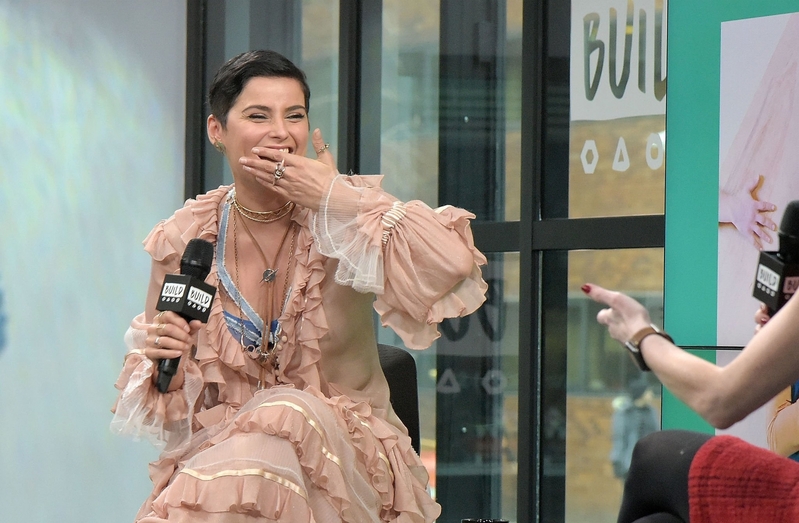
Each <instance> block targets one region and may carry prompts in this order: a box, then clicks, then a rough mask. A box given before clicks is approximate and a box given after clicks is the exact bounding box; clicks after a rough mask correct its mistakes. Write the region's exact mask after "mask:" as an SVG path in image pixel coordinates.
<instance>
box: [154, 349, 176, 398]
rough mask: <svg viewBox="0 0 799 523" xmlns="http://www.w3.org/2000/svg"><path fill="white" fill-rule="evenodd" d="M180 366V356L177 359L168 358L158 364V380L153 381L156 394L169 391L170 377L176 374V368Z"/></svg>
mask: <svg viewBox="0 0 799 523" xmlns="http://www.w3.org/2000/svg"><path fill="white" fill-rule="evenodd" d="M179 366H180V356H178V357H177V358H168V359H164V360H161V361H159V362H158V378H156V380H155V384H156V387H158V392H160V393H162V394H163V393H164V392H166V391H167V390H169V384H170V382H171V381H172V377H173V376H174V375H175V374H177V372H178V367H179Z"/></svg>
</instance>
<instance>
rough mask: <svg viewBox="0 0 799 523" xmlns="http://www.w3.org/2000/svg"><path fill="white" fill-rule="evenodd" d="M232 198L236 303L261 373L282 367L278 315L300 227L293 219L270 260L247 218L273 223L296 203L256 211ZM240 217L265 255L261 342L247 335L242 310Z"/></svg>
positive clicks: (284, 299)
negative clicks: (284, 258)
mask: <svg viewBox="0 0 799 523" xmlns="http://www.w3.org/2000/svg"><path fill="white" fill-rule="evenodd" d="M230 201H231V203H232V205H233V208H234V209H235V210H236V212H235V213H234V214H233V259H234V264H235V265H234V269H235V273H236V288H237V289H238V293H237V295H238V299H236V305H237V306H238V309H239V322H240V327H241V336H240V340H239V341H240V343H241V346H242V349H243V350H244V352H245V354H247V355H248V356H249V357H251V358H252V359H254V360H256V361H257V362H258V363H259V364H261V366H262V371H261V373H262V374H263V371H264V367H273V368H275V369H277V367H278V361H277V354H276V350H275V349H276V347H277V343H278V341H279V340H280V335H281V332H282V329H281V327H280V322H279V321H278V318H279V317H280V315H281V314H282V312H283V310H284V309H285V307H286V302H287V300H288V293H289V281H290V276H291V264H292V262H293V260H294V255H293V254H294V243H295V241H296V239H297V226H296V224H295V223H294V222H291V223H290V224H289V225H288V227H286V232H285V233H284V234H283V238H282V239H281V240H280V244H279V245H278V248H277V251H276V252H275V257H274V259H273V260H272V261H271V263H270V261H269V260H268V259H267V257H266V254H265V253H264V251H263V249H261V246H260V245H259V244H258V242H257V241H256V239H255V236H254V235H253V233H252V232H251V231H250V228H249V227H248V226H247V220H253V221H256V222H259V223H270V222H274V221H277V220H279V219H280V218H283V217H284V216H286V215H288V214H289V213H290V212H291V211H292V210H293V209H294V202H287V203H286V204H285V205H283V206H282V207H280V208H279V209H276V210H274V211H253V210H251V209H247V208H246V207H244V206H242V205H241V204H240V203H239V202H238V200H237V199H236V194H235V192H234V193H233V194H232V195H231V198H230ZM239 216H241V217H242V218H244V219H243V220H241V226H242V228H243V229H244V232H246V233H247V235H248V236H249V237H250V240H251V241H252V243H253V245H254V246H255V249H256V251H257V252H258V254H259V255H260V257H261V261H262V262H263V264H264V265H263V266H264V272H263V276H262V278H261V284H262V285H264V286H265V293H264V294H265V301H266V303H265V307H264V311H263V316H262V317H263V321H264V329H263V331H264V332H262V333H261V343H260V345H258V344H255V343H249V342H247V340H246V339H245V337H244V312H243V311H242V304H241V302H242V300H243V299H244V298H243V297H242V292H241V286H240V285H239V249H238V238H237V229H238V227H237V225H238V223H239V219H238V217H239ZM290 231H293V233H292V235H291V244H290V246H289V255H288V261H287V262H286V268H285V276H284V278H283V293H282V294H281V298H282V300H281V303H282V307H280V308H279V310H278V311H275V310H274V309H275V305H274V302H275V299H274V298H275V284H276V280H277V279H278V276H279V272H280V268H279V266H278V264H279V263H280V254H281V253H282V252H283V247H284V246H285V244H286V240H287V239H288V236H289V232H290ZM263 381H264V376H261V383H263Z"/></svg>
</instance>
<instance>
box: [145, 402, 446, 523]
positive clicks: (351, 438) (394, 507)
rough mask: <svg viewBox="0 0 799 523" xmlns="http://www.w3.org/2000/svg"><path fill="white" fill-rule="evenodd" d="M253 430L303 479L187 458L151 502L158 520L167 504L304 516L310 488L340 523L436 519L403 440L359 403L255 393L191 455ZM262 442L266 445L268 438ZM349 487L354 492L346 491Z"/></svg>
mask: <svg viewBox="0 0 799 523" xmlns="http://www.w3.org/2000/svg"><path fill="white" fill-rule="evenodd" d="M334 413H335V414H334ZM342 420H343V421H342ZM253 434H263V435H268V436H275V437H277V438H279V439H280V440H282V441H288V442H289V443H290V444H291V446H292V447H293V452H294V454H295V455H296V458H297V460H298V463H299V468H300V469H301V473H302V477H303V478H304V481H299V480H297V479H295V478H294V477H293V475H292V474H288V473H284V475H283V476H280V477H275V475H274V474H270V473H269V472H268V471H264V470H261V469H257V468H248V469H245V471H244V472H242V471H241V469H237V470H233V471H231V470H222V471H220V470H218V469H219V468H223V467H220V466H219V465H216V463H213V464H212V466H215V467H216V468H215V469H214V472H215V473H205V472H206V471H205V469H202V470H199V471H198V470H197V469H190V467H193V466H194V464H195V462H194V460H192V459H190V460H188V461H187V462H186V465H185V467H186V468H183V469H182V470H180V471H179V472H178V473H177V475H176V476H175V479H174V480H173V481H172V484H171V485H170V487H169V489H167V490H166V491H164V494H162V495H161V496H159V498H158V499H156V500H155V502H154V503H153V505H152V506H153V511H154V513H155V514H156V515H158V516H160V517H161V518H166V517H167V515H168V514H169V512H170V510H171V509H175V508H184V509H190V510H198V511H200V512H224V511H228V512H230V513H233V514H249V515H252V516H260V517H266V518H272V519H276V520H277V519H280V521H306V520H307V519H305V516H303V514H305V511H304V509H303V505H305V504H307V503H308V500H309V499H310V498H311V497H312V496H311V494H312V492H313V491H318V492H321V493H322V495H323V497H324V498H325V499H326V500H327V502H328V503H329V504H330V505H331V506H332V508H333V509H334V510H335V512H336V514H337V515H338V517H339V518H341V520H342V521H345V522H353V523H354V522H359V523H360V522H365V521H386V522H395V521H396V522H414V523H421V522H430V521H432V520H433V519H435V518H436V517H437V516H438V513H439V508H438V505H437V504H436V503H435V502H434V501H433V500H432V499H430V497H429V495H428V494H427V493H426V491H425V489H424V485H426V482H427V474H426V472H425V470H424V467H423V466H422V464H421V462H420V461H419V458H418V456H417V455H416V454H415V452H414V451H413V449H412V448H411V446H410V440H409V439H408V438H407V436H404V435H401V434H399V435H398V434H397V432H396V429H392V428H391V427H390V426H389V425H387V424H386V423H385V422H384V421H382V420H381V419H379V418H377V417H375V416H374V415H372V413H371V409H370V407H369V406H368V405H367V404H365V403H359V404H353V403H352V402H351V401H349V400H348V399H347V398H345V397H337V398H333V399H330V398H326V397H325V396H323V395H322V394H321V393H320V392H319V391H316V390H314V389H312V388H308V389H306V390H304V391H299V390H297V389H294V388H293V387H290V386H277V387H274V388H272V389H268V390H263V391H259V392H258V393H257V394H256V395H255V397H254V398H253V400H252V401H251V402H250V403H248V404H247V405H245V406H244V408H242V410H241V412H240V413H239V414H238V415H237V416H236V417H235V418H234V419H233V420H232V422H231V423H229V424H228V426H227V427H226V428H225V430H223V431H222V432H220V433H219V434H217V435H215V436H214V437H212V438H210V439H209V440H208V441H207V443H205V444H203V445H202V446H201V447H200V449H198V452H199V450H204V449H207V448H210V447H212V446H214V445H223V444H225V443H226V442H231V441H234V440H235V439H236V438H239V437H241V436H248V435H253ZM264 445H265V446H266V447H267V448H268V447H269V442H268V441H267V442H266V443H265V444H264ZM353 447H354V448H353ZM265 453H266V454H269V455H275V453H277V454H284V453H285V452H283V453H281V452H280V451H279V450H275V451H272V450H266V451H265ZM408 463H410V464H411V465H410V466H409V465H408ZM281 469H282V467H281ZM265 478H268V479H266V480H265ZM364 478H367V479H364ZM397 479H399V480H400V481H397ZM367 482H368V483H367ZM398 484H399V488H395V487H396V486H397V485H398ZM353 490H354V491H355V492H356V493H357V494H358V495H356V496H353V494H352V492H353ZM298 498H301V499H303V500H305V502H301V501H300V499H298ZM378 513H379V519H377V518H376V514H378ZM294 517H299V518H300V519H292V518H294ZM145 521H146V520H145Z"/></svg>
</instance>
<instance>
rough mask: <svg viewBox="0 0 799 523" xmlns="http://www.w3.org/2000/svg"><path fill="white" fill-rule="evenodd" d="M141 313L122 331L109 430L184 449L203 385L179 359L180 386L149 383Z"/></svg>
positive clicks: (188, 363) (189, 364)
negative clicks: (165, 388)
mask: <svg viewBox="0 0 799 523" xmlns="http://www.w3.org/2000/svg"><path fill="white" fill-rule="evenodd" d="M143 320H144V314H140V315H139V316H137V317H136V318H134V319H133V321H132V322H131V326H130V328H129V329H128V331H127V333H126V334H125V341H126V343H127V345H128V349H129V351H130V352H128V355H127V356H126V358H125V364H124V365H123V367H122V372H121V373H120V375H119V377H118V378H117V382H116V383H115V385H114V386H115V387H116V388H117V389H118V390H119V391H120V394H119V396H118V397H117V401H116V403H115V404H114V406H113V408H112V409H111V411H112V412H113V413H114V417H113V419H112V420H111V426H110V428H111V432H113V433H115V434H118V435H127V436H131V437H132V438H133V439H134V440H136V441H138V440H140V439H142V438H143V439H146V440H148V441H150V442H151V443H152V444H153V445H154V446H155V447H156V448H158V449H161V450H167V451H174V450H177V449H182V448H185V447H186V445H187V444H188V442H189V439H190V438H191V421H190V420H191V418H192V415H193V413H194V404H195V402H196V400H197V398H198V397H199V395H200V392H201V391H202V388H203V378H202V374H201V373H200V369H199V368H198V367H197V365H196V364H195V363H194V362H193V361H191V360H189V361H186V362H182V366H183V371H184V383H183V386H182V387H181V388H179V389H177V390H174V391H171V392H167V393H164V394H162V393H160V392H158V390H157V389H156V388H155V386H154V385H153V381H152V377H153V373H154V372H155V365H154V363H153V361H152V360H150V359H149V358H147V357H146V356H144V354H143V350H142V349H143V340H144V339H145V338H146V335H145V333H144V331H143V330H142V329H143V328H145V324H144V323H142V322H143Z"/></svg>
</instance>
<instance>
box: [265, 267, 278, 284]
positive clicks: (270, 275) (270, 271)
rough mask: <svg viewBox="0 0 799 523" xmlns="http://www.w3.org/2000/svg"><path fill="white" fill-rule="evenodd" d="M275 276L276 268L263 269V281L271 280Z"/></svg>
mask: <svg viewBox="0 0 799 523" xmlns="http://www.w3.org/2000/svg"><path fill="white" fill-rule="evenodd" d="M275 276H277V269H266V270H265V271H264V281H265V282H266V283H269V282H270V281H273V280H274V279H275Z"/></svg>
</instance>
